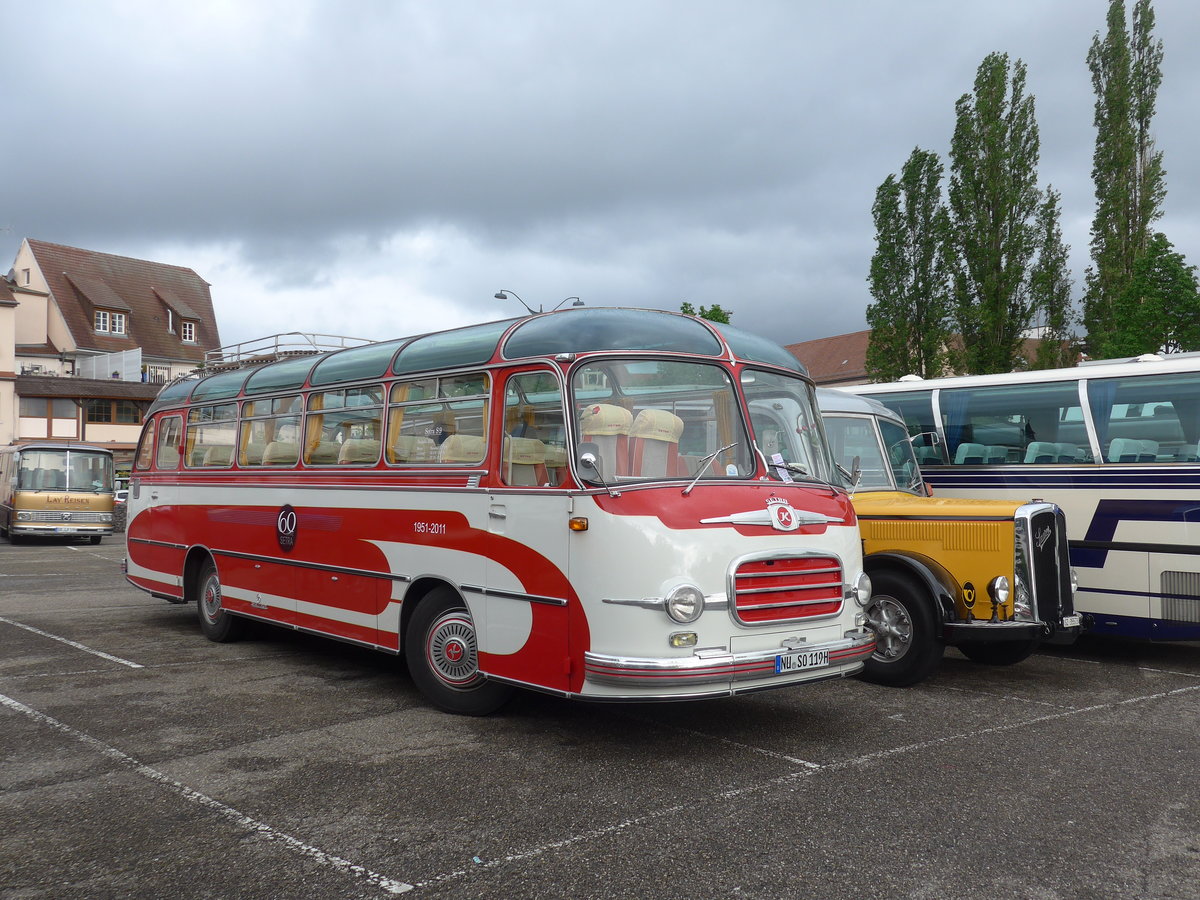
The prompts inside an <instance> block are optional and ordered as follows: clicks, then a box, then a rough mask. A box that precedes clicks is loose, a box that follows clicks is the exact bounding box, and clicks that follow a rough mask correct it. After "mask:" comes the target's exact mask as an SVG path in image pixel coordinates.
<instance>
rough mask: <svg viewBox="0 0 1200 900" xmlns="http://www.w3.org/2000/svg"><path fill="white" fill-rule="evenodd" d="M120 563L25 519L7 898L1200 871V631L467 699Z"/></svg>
mask: <svg viewBox="0 0 1200 900" xmlns="http://www.w3.org/2000/svg"><path fill="white" fill-rule="evenodd" d="M123 555H124V544H123V540H122V537H121V536H119V535H118V536H117V537H116V538H110V539H106V540H105V541H104V543H103V544H101V545H100V546H97V547H93V546H90V545H83V544H33V545H31V544H23V545H19V546H11V545H9V544H4V543H0V723H2V727H0V753H2V754H3V760H4V762H3V767H2V768H0V787H2V790H3V793H2V794H0V821H2V822H3V823H4V827H3V829H0V897H4V898H42V897H54V898H74V897H80V898H83V897H86V898H108V897H122V898H125V897H137V898H140V897H146V898H160V897H174V898H192V897H204V898H224V897H237V898H259V897H261V898H285V897H314V898H326V897H328V898H343V897H347V898H349V897H353V898H360V897H361V898H376V897H388V896H391V895H394V894H396V893H409V894H410V895H411V896H413V897H430V898H437V897H489V898H498V897H505V898H525V897H554V898H560V897H597V898H608V897H621V898H625V897H628V898H676V897H680V898H682V897H689V898H705V897H722V898H723V897H733V898H746V897H756V898H757V897H762V898H775V897H779V898H792V897H795V898H871V897H881V898H883V897H906V898H907V897H914V898H930V900H932V898H952V897H968V896H969V897H975V898H990V897H997V898H999V897H1019V898H1076V897H1079V898H1083V897H1087V898H1181V900H1182V898H1189V900H1191V898H1195V897H1197V896H1198V895H1200V887H1198V885H1200V778H1198V777H1197V772H1198V771H1200V742H1198V729H1197V726H1198V723H1200V645H1189V644H1168V645H1150V644H1145V643H1135V642H1128V643H1125V642H1116V641H1106V642H1099V641H1094V642H1085V643H1083V644H1081V645H1080V646H1077V647H1074V648H1070V649H1066V650H1061V649H1056V650H1053V651H1049V652H1046V653H1042V654H1038V655H1036V656H1034V657H1033V658H1031V659H1030V660H1028V661H1026V662H1025V663H1022V664H1020V665H1018V666H1015V667H1011V668H1003V669H995V668H984V667H980V666H976V665H974V664H972V663H969V662H967V661H966V660H965V659H963V658H962V657H961V656H960V655H958V654H957V653H956V652H954V651H951V652H950V653H948V655H947V658H946V660H945V661H944V663H943V665H942V668H941V671H940V672H939V673H938V674H937V675H936V676H935V677H933V678H932V679H930V680H929V681H927V682H925V683H923V684H921V685H918V686H916V687H913V688H907V689H901V690H896V689H888V688H881V687H876V686H873V685H869V684H865V683H862V682H859V681H857V680H848V681H837V682H826V683H822V684H819V685H813V686H809V687H802V688H793V689H786V690H782V691H771V692H766V693H762V694H754V695H748V696H743V697H739V698H732V699H727V700H720V701H710V702H705V703H700V704H663V705H595V704H583V703H578V702H571V701H565V700H559V699H555V698H550V697H544V696H539V695H534V694H525V695H521V696H519V697H518V699H517V700H516V701H515V702H514V703H512V704H511V705H510V706H508V707H506V708H505V709H504V710H503V711H502V712H501V713H499V714H497V715H494V716H491V717H489V718H484V719H473V718H461V717H455V716H451V715H447V714H444V713H441V712H438V711H436V710H433V709H431V708H430V707H428V706H427V705H426V704H425V703H424V702H423V701H422V699H421V698H420V697H419V695H418V694H417V692H416V690H415V689H414V688H413V686H412V683H411V682H410V681H409V679H408V676H407V675H406V674H405V673H404V671H403V668H402V666H400V665H399V664H398V663H397V661H396V660H395V659H394V658H392V657H388V656H385V655H382V654H375V653H371V652H369V651H364V650H360V649H356V648H353V647H349V646H346V645H342V644H337V643H333V642H328V641H322V640H319V639H316V638H311V637H306V636H304V635H298V634H294V633H290V632H285V631H280V630H272V629H264V630H263V631H262V633H261V634H260V635H258V636H256V637H255V638H253V639H251V640H247V641H243V642H240V643H236V644H223V645H217V644H212V643H209V642H208V641H206V640H204V638H202V637H201V635H200V633H199V631H198V628H197V626H196V623H195V611H194V609H193V608H191V607H190V606H172V605H170V604H167V603H164V602H162V601H159V600H153V599H151V598H150V597H148V596H147V595H144V594H142V593H141V592H139V591H136V590H134V589H133V588H131V587H129V586H128V585H127V584H126V583H125V581H124V579H123V577H122V576H121V574H120V561H121V558H122V557H123Z"/></svg>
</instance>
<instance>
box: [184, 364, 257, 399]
mask: <svg viewBox="0 0 1200 900" xmlns="http://www.w3.org/2000/svg"><path fill="white" fill-rule="evenodd" d="M248 374H249V373H248V372H247V371H246V370H245V369H234V370H233V371H232V372H219V373H218V374H216V375H212V376H210V377H209V378H205V379H204V380H203V381H201V382H200V383H199V384H198V385H196V389H195V390H194V391H192V397H191V399H192V400H195V401H200V400H227V399H229V398H230V397H236V396H237V395H238V394H239V393H241V391H242V385H243V384H245V382H246V376H247V375H248Z"/></svg>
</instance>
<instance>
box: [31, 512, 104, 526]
mask: <svg viewBox="0 0 1200 900" xmlns="http://www.w3.org/2000/svg"><path fill="white" fill-rule="evenodd" d="M111 515H112V514H111V513H100V512H89V511H87V510H74V509H38V510H34V511H33V512H32V513H30V518H28V519H22V520H21V521H23V522H53V523H54V524H57V525H62V524H72V525H79V524H84V525H87V524H93V523H96V522H109V521H111V519H110V518H105V517H106V516H111Z"/></svg>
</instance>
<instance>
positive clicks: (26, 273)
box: [21, 269, 29, 284]
mask: <svg viewBox="0 0 1200 900" xmlns="http://www.w3.org/2000/svg"><path fill="white" fill-rule="evenodd" d="M21 275H22V276H24V278H25V280H24V281H23V282H22V284H29V270H28V269H22V270H21Z"/></svg>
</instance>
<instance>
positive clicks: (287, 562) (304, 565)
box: [209, 547, 412, 583]
mask: <svg viewBox="0 0 1200 900" xmlns="http://www.w3.org/2000/svg"><path fill="white" fill-rule="evenodd" d="M209 552H210V553H211V554H212V555H213V556H226V557H229V558H231V559H249V560H255V561H261V562H268V563H274V564H275V565H280V566H291V567H292V568H295V569H315V570H317V571H319V572H338V573H339V574H342V575H362V576H363V577H365V578H383V579H386V580H387V581H399V582H401V583H406V582H409V581H412V578H411V577H409V576H408V575H396V574H393V573H391V572H379V571H376V570H374V569H355V568H352V567H350V566H335V565H332V564H330V563H315V562H307V561H305V560H300V559H288V558H287V557H284V556H266V555H264V554H261V553H240V552H238V551H237V550H221V549H218V548H216V547H212V548H209Z"/></svg>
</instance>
